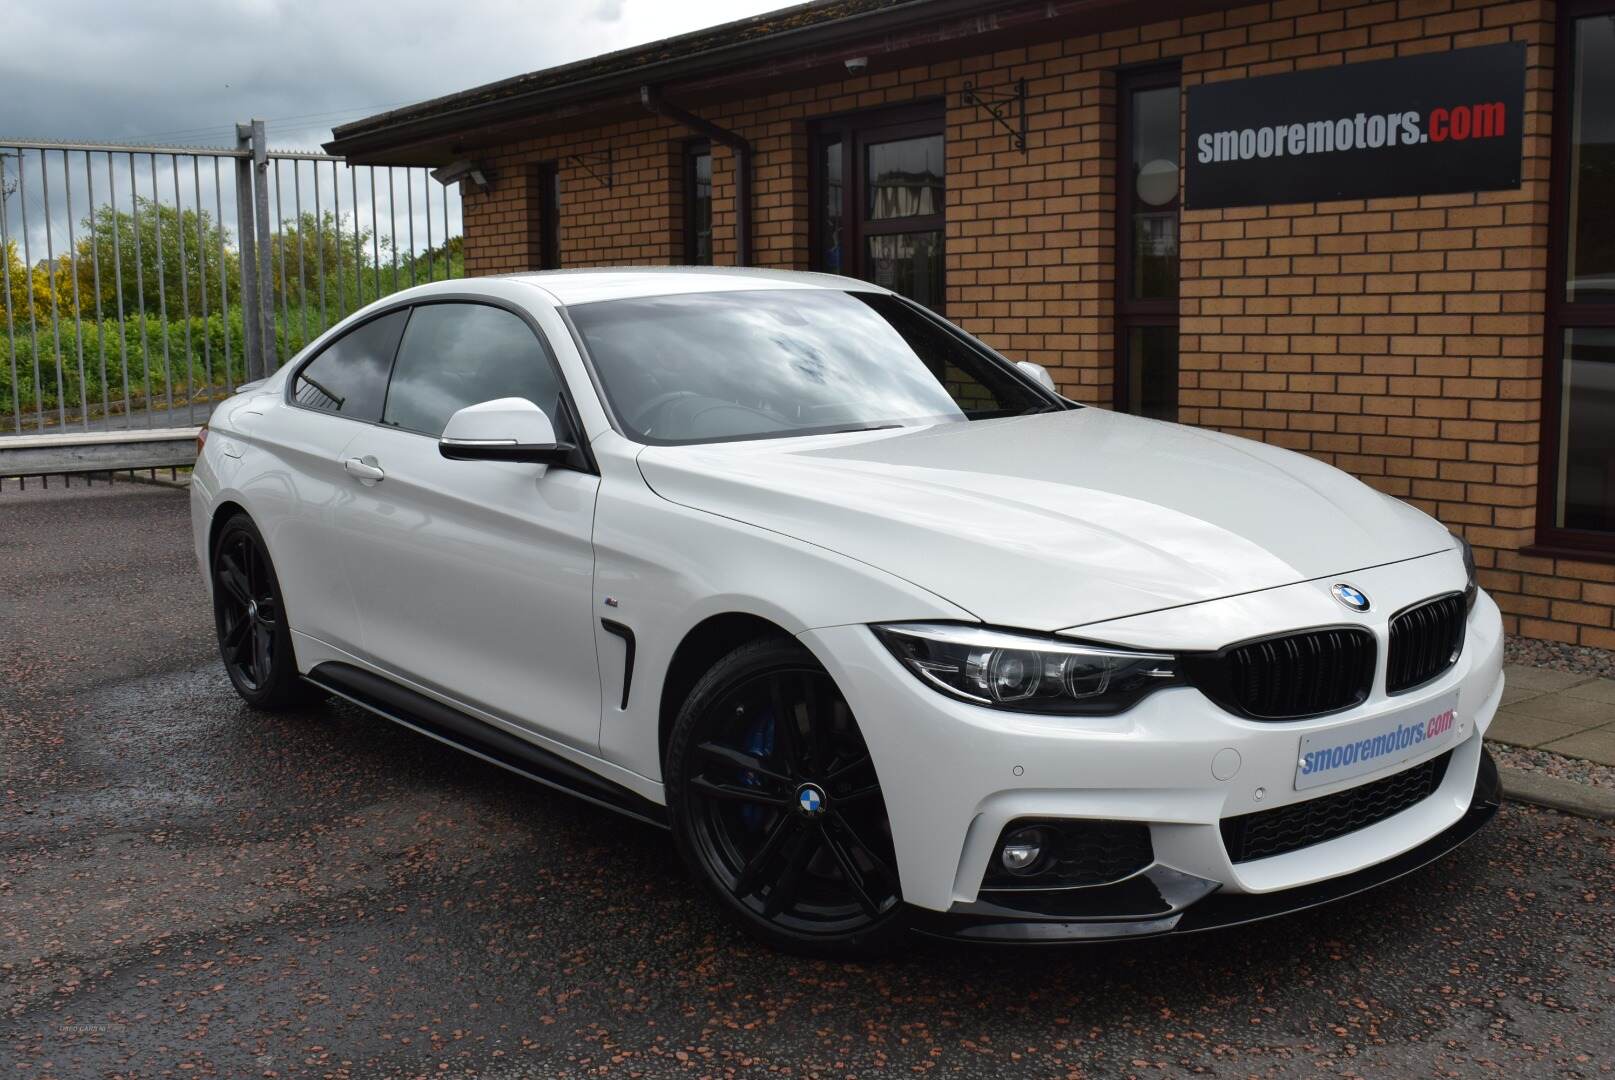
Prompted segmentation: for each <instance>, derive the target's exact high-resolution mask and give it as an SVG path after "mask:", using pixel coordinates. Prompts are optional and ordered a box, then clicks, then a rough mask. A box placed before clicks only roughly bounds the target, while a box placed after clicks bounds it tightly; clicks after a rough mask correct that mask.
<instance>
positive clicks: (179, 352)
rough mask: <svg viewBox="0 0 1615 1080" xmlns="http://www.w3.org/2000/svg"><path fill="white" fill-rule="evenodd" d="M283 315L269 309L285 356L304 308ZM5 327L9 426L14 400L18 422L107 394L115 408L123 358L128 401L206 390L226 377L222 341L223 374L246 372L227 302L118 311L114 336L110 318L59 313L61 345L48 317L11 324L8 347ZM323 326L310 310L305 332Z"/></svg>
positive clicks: (292, 349)
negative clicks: (188, 311) (198, 311)
mask: <svg viewBox="0 0 1615 1080" xmlns="http://www.w3.org/2000/svg"><path fill="white" fill-rule="evenodd" d="M289 315H290V318H289V320H286V322H288V323H289V325H286V324H283V316H282V313H281V312H280V311H278V310H277V311H276V312H275V323H276V325H275V338H276V345H277V348H276V352H277V354H278V355H279V356H281V357H290V356H292V355H293V354H295V353H296V352H297V351H298V350H299V349H301V348H302V347H303V346H304V345H305V344H306V341H305V339H304V331H303V317H302V316H303V312H302V311H300V310H299V309H297V308H292V309H290V312H289ZM4 329H5V328H4V326H0V425H3V426H5V427H9V426H10V421H11V419H12V417H13V416H14V415H15V414H16V411H17V409H18V405H19V403H20V405H21V411H22V416H23V422H24V423H25V424H26V423H27V421H28V418H29V416H31V415H35V414H37V413H39V412H41V411H42V412H44V413H45V415H46V420H47V421H49V419H50V416H51V414H54V413H57V412H58V411H59V409H60V408H61V407H64V406H65V408H66V411H67V412H68V413H69V414H70V415H71V414H76V413H78V412H79V411H80V410H82V409H83V408H84V407H85V406H86V404H87V405H88V406H89V408H90V409H92V410H96V411H99V409H100V408H101V407H102V404H103V402H110V404H111V407H112V409H113V411H117V410H118V409H121V408H122V405H123V400H124V369H125V365H126V364H127V367H128V387H129V394H128V396H129V400H130V402H131V404H133V405H138V404H141V403H144V402H146V401H147V400H150V401H151V402H153V403H156V402H158V401H165V402H166V401H167V399H168V396H169V394H170V392H171V393H172V394H173V397H174V399H175V400H176V401H178V400H181V399H182V398H183V397H184V396H185V395H186V394H189V393H193V392H199V393H206V392H209V391H210V390H211V389H212V388H215V387H223V386H224V385H225V383H226V363H225V353H226V345H227V343H228V351H229V364H228V369H229V370H228V374H229V380H230V382H231V383H238V382H241V381H242V380H243V379H245V378H246V370H247V365H246V353H245V351H244V338H243V335H242V327H241V309H240V308H239V307H232V308H231V309H230V310H229V311H227V312H225V313H224V314H222V315H221V314H213V315H209V316H208V317H207V318H206V319H203V318H202V317H201V316H200V315H194V316H192V317H191V318H189V319H164V318H161V317H160V316H157V315H146V314H144V313H138V312H137V313H135V314H133V315H129V316H127V317H125V319H124V321H123V324H122V334H121V337H120V334H119V323H118V320H116V319H104V320H102V321H100V322H91V321H86V322H83V323H77V322H74V321H73V320H72V319H63V320H62V321H61V324H60V329H61V347H60V349H58V348H57V344H56V336H55V333H54V332H53V330H52V328H51V325H50V323H49V322H46V323H43V324H40V325H38V326H37V328H36V329H32V330H31V329H30V328H29V327H28V326H27V325H23V326H18V327H17V328H16V334H15V338H14V343H15V344H14V348H13V345H12V344H11V343H9V342H8V340H7V338H6V335H5V333H4ZM322 329H323V327H322V326H321V325H320V319H319V311H318V310H317V309H315V310H311V311H309V312H308V339H309V340H312V339H313V338H314V337H316V336H318V335H319V333H320V332H321V330H322ZM187 330H188V331H189V333H190V348H189V350H187V348H186V332H187ZM81 335H82V338H81ZM81 340H82V343H83V355H84V374H83V378H82V379H80V377H79V346H80V341H81ZM165 340H166V344H167V350H166V360H165V350H164V344H165ZM36 357H37V360H38V364H39V371H38V374H37V378H36V374H35V370H34V364H35V360H36ZM103 357H104V370H105V379H104V380H103V378H102V372H103ZM58 370H59V371H60V373H61V382H60V384H58V382H57V372H58ZM210 376H211V378H210ZM58 387H59V388H58Z"/></svg>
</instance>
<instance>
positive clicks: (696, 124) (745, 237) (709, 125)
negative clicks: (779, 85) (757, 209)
mask: <svg viewBox="0 0 1615 1080" xmlns="http://www.w3.org/2000/svg"><path fill="white" fill-rule="evenodd" d="M639 103H640V104H641V105H643V106H645V108H646V110H647V111H649V112H652V113H655V114H656V115H657V116H661V117H665V118H667V119H668V120H673V121H676V122H678V123H680V124H683V125H684V126H685V127H687V128H689V129H690V130H691V131H696V132H700V133H701V134H702V135H705V136H706V137H707V138H709V139H711V140H712V141H713V142H715V143H719V144H721V145H723V146H727V147H728V148H729V149H731V150H733V151H734V152H735V265H736V266H750V265H751V264H752V262H751V254H752V251H751V217H752V214H751V210H752V205H751V204H752V192H751V173H752V156H753V155H752V147H751V142H750V140H748V139H746V138H745V137H744V136H742V135H738V134H736V133H735V132H733V131H730V130H729V129H728V128H722V127H719V126H718V125H717V124H714V123H713V122H712V121H710V120H703V119H702V118H701V117H699V116H697V115H695V114H694V113H692V112H689V111H688V110H685V109H681V108H679V107H678V106H677V105H674V104H672V103H670V102H667V101H663V100H662V95H661V93H660V92H659V91H658V90H657V89H656V87H654V86H648V85H646V86H641V87H640V88H639Z"/></svg>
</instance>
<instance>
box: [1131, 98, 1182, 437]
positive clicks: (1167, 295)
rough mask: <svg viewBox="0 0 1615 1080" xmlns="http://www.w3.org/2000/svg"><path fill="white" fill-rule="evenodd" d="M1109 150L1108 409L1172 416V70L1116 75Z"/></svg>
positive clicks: (1175, 120)
mask: <svg viewBox="0 0 1615 1080" xmlns="http://www.w3.org/2000/svg"><path fill="white" fill-rule="evenodd" d="M1118 89H1119V91H1120V93H1119V97H1118V100H1119V101H1120V118H1119V119H1120V123H1119V124H1118V125H1117V133H1118V136H1119V138H1118V145H1117V149H1116V165H1117V177H1116V222H1117V226H1116V248H1117V251H1116V407H1117V408H1118V409H1122V410H1124V411H1126V412H1130V413H1136V414H1137V415H1139V416H1149V417H1154V418H1155V419H1158V420H1176V419H1177V418H1178V209H1179V205H1180V204H1179V201H1178V192H1179V188H1180V187H1181V183H1180V180H1179V177H1180V175H1181V171H1182V170H1181V168H1180V161H1179V136H1178V132H1179V127H1180V123H1179V110H1178V99H1179V89H1178V73H1177V71H1176V70H1170V71H1162V70H1156V71H1146V72H1127V73H1125V74H1124V75H1123V76H1122V77H1121V80H1120V85H1119V87H1118Z"/></svg>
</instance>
